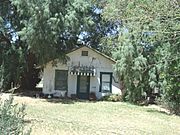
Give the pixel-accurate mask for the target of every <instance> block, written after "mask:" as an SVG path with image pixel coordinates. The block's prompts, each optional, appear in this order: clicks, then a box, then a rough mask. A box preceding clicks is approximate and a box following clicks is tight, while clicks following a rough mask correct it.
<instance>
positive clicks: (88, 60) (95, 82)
mask: <svg viewBox="0 0 180 135" xmlns="http://www.w3.org/2000/svg"><path fill="white" fill-rule="evenodd" d="M82 51H88V56H81V52H82ZM67 56H68V57H69V58H70V60H69V61H68V62H67V64H61V63H58V64H57V65H56V66H54V67H53V66H52V63H51V62H49V63H48V64H47V65H46V67H45V68H44V74H43V93H45V94H51V93H54V92H56V90H54V84H55V83H54V81H55V80H54V79H55V70H56V69H59V70H68V69H69V68H70V67H71V66H72V65H83V66H94V67H95V69H96V76H92V77H90V92H92V91H93V92H95V93H96V96H97V97H98V98H100V97H101V96H103V93H101V92H99V85H100V72H113V64H114V62H113V61H111V60H109V59H107V58H106V57H104V56H102V55H100V54H98V53H97V52H94V51H93V50H91V49H89V48H87V47H82V48H80V49H78V50H75V51H73V52H71V53H68V54H67ZM113 75H114V74H113ZM116 80H117V79H116ZM119 86H120V85H119V83H116V82H115V81H114V79H113V81H112V93H114V94H117V93H121V91H120V89H119ZM76 89H77V76H76V75H70V74H68V96H70V95H71V94H76Z"/></svg>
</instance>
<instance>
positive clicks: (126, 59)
mask: <svg viewBox="0 0 180 135" xmlns="http://www.w3.org/2000/svg"><path fill="white" fill-rule="evenodd" d="M179 7H180V3H179V1H177V0H173V1H171V0H159V1H156V0H135V1H131V0H120V1H116V0H109V1H108V2H107V3H106V5H105V7H104V13H103V16H104V18H106V19H107V20H111V21H119V22H121V28H120V29H119V35H118V38H116V39H113V38H112V39H111V40H113V44H112V46H113V47H114V44H116V45H115V46H116V49H114V50H115V51H114V53H113V56H114V58H115V59H117V64H116V65H115V70H116V71H117V72H118V73H119V76H120V77H121V79H122V80H123V81H124V83H125V87H126V90H127V91H126V94H127V97H128V100H129V101H132V102H135V103H136V102H137V100H140V98H141V97H142V93H143V92H146V93H147V94H148V95H151V93H152V91H153V90H154V89H159V90H160V93H161V95H162V98H163V99H164V101H165V102H166V103H167V104H169V105H170V104H171V105H170V106H171V108H173V110H174V112H176V113H177V111H179V110H178V109H177V108H178V106H179V104H180V93H179V86H180V84H179V82H180V80H179V78H180V77H179V76H180V70H179V67H180V59H179V58H180V53H179V50H180V48H179V47H180V46H179V43H180V29H179V28H180V17H179V14H180V8H179ZM134 82H138V84H137V86H136V87H134V85H133V84H134ZM173 106H174V107H173Z"/></svg>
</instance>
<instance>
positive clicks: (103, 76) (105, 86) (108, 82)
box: [100, 72, 112, 92]
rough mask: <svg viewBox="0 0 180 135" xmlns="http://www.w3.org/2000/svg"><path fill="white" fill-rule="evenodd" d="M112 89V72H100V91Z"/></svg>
mask: <svg viewBox="0 0 180 135" xmlns="http://www.w3.org/2000/svg"><path fill="white" fill-rule="evenodd" d="M111 91H112V73H109V72H101V73H100V92H111Z"/></svg>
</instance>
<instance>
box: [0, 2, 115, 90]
mask: <svg viewBox="0 0 180 135" xmlns="http://www.w3.org/2000/svg"><path fill="white" fill-rule="evenodd" d="M0 2H1V3H2V4H0V15H1V17H2V19H1V22H2V23H1V24H2V25H1V29H0V31H1V32H2V31H3V34H2V35H3V37H6V41H7V42H8V44H9V45H8V47H7V46H6V45H4V43H5V42H4V39H3V41H2V42H4V43H2V42H1V41H0V42H1V43H0V44H1V46H0V47H1V51H2V53H1V54H2V55H1V58H0V59H1V60H0V62H1V63H3V61H4V62H5V63H4V64H1V68H2V69H1V70H0V72H1V73H2V74H1V76H2V77H1V78H2V79H0V80H1V82H2V83H1V84H3V87H2V88H3V89H9V88H10V85H11V82H14V84H19V85H20V86H21V88H22V89H30V90H32V89H34V88H35V86H36V83H37V82H38V72H39V70H37V69H35V66H36V65H43V64H45V63H46V62H48V61H49V60H52V59H55V58H59V59H60V60H63V61H64V60H66V57H65V53H66V52H68V51H69V50H71V49H73V48H76V47H78V46H80V45H82V44H81V43H84V44H87V45H89V46H91V47H93V48H96V49H99V50H100V49H101V48H100V46H99V42H100V39H101V38H102V37H104V36H106V35H107V33H108V32H110V31H111V29H112V27H113V24H112V23H111V22H108V21H105V20H103V19H102V17H101V12H99V11H101V7H100V6H99V5H98V4H97V3H98V2H93V1H85V0H71V1H68V0H39V1H32V0H27V1H24V0H1V1H0ZM6 26H8V28H7V27H6ZM8 33H9V34H8ZM4 35H6V36H4ZM7 35H8V36H7ZM1 39H2V38H1ZM79 42H80V44H78V43H79ZM6 44H7V43H6ZM10 50H12V51H11V52H13V53H6V52H9V51H10ZM5 54H6V55H5ZM7 54H8V55H7ZM10 57H11V58H12V60H11V61H13V62H11V61H10ZM5 65H6V66H5ZM10 67H11V68H10ZM5 70H6V71H5ZM5 78H6V80H5ZM14 79H15V80H16V81H13V80H14ZM3 80H4V81H3Z"/></svg>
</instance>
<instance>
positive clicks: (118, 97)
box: [101, 94, 122, 102]
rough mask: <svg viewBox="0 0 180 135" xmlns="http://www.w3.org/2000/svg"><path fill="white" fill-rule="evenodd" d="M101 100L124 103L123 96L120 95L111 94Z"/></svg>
mask: <svg viewBox="0 0 180 135" xmlns="http://www.w3.org/2000/svg"><path fill="white" fill-rule="evenodd" d="M101 100H102V101H113V102H118V101H122V96H121V95H119V94H110V95H107V96H104V97H102V98H101Z"/></svg>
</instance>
